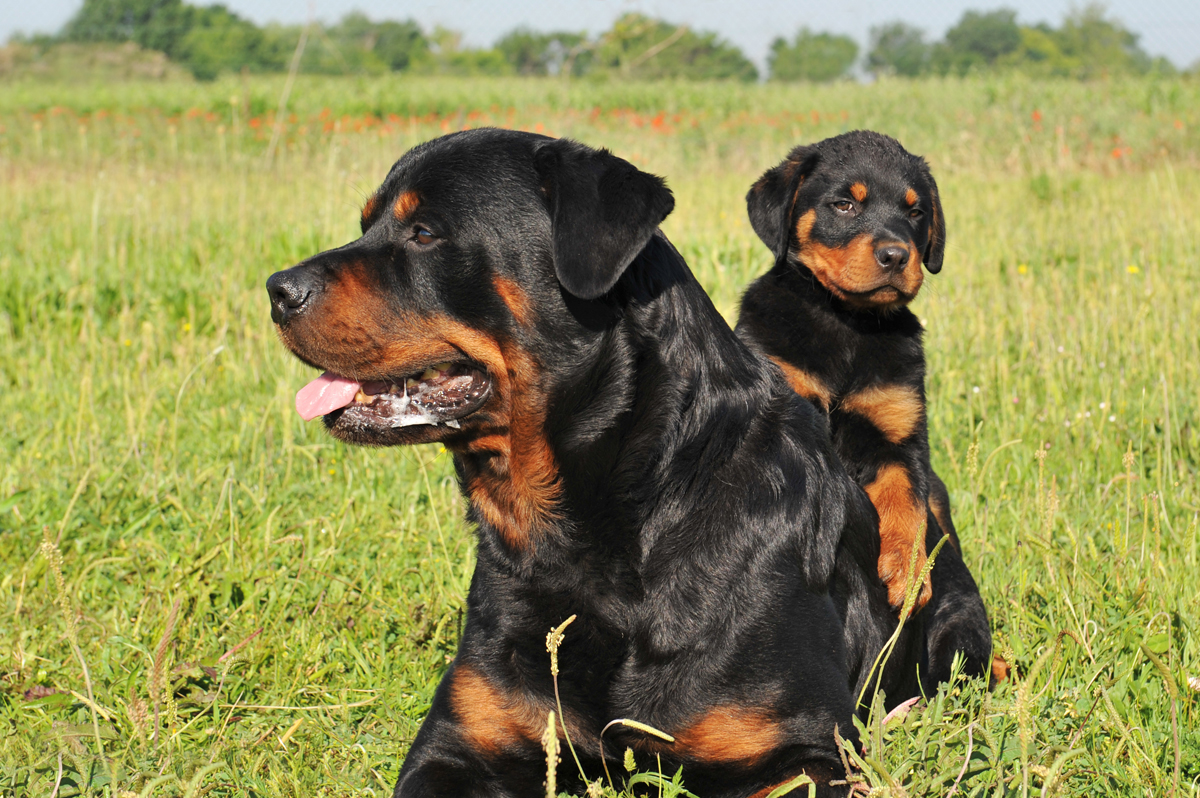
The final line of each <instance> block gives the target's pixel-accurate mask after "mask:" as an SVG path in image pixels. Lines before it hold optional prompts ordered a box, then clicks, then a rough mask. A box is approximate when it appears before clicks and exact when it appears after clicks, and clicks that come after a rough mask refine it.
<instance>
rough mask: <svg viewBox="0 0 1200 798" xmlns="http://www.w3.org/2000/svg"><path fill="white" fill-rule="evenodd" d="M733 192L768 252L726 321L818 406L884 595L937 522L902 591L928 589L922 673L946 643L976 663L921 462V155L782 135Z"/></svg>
mask: <svg viewBox="0 0 1200 798" xmlns="http://www.w3.org/2000/svg"><path fill="white" fill-rule="evenodd" d="M746 202H747V205H748V209H749V213H750V221H751V223H752V224H753V226H754V230H755V231H756V232H757V233H758V235H759V237H761V238H762V240H763V241H764V242H765V243H766V244H767V246H768V247H770V248H771V251H772V252H773V253H774V255H775V266H774V268H772V269H771V270H770V271H769V272H768V273H767V274H765V275H764V276H762V277H760V278H759V279H758V280H756V281H755V282H754V283H753V284H752V285H751V286H750V287H749V289H747V291H746V294H745V296H744V297H743V300H742V308H741V315H740V319H739V321H738V326H737V331H738V333H739V334H740V335H741V336H742V338H743V339H744V340H746V341H747V342H749V343H750V344H751V346H752V347H754V348H755V349H758V350H759V351H761V352H762V353H763V354H765V355H766V356H767V357H769V358H770V359H771V360H773V361H774V362H775V363H776V364H777V365H778V366H779V367H780V369H781V370H782V372H783V374H784V375H785V376H786V378H787V380H788V382H789V383H790V384H791V385H792V388H793V389H794V390H795V391H796V392H797V393H799V394H800V395H801V396H804V397H805V398H806V399H808V400H810V401H811V402H812V403H813V404H814V405H815V406H816V407H818V408H819V409H820V410H821V411H822V412H824V413H825V414H827V415H828V418H829V421H830V427H831V431H832V434H833V441H834V445H835V447H836V450H837V452H838V455H839V456H840V457H841V459H842V462H843V463H844V464H845V466H846V468H847V470H848V471H849V472H850V474H851V476H852V477H853V478H854V479H855V480H856V481H857V482H858V483H859V484H860V485H861V486H863V487H864V488H865V489H866V492H867V495H868V496H869V497H870V499H871V502H872V504H873V505H874V506H875V509H876V511H877V512H878V515H879V537H880V557H879V576H880V578H881V579H882V580H883V581H884V582H885V583H886V584H887V585H888V596H889V600H890V602H891V604H892V606H893V607H896V608H898V607H900V606H901V605H902V604H903V602H904V598H905V594H906V593H907V591H908V590H909V588H910V586H912V585H913V583H914V581H915V579H916V578H917V574H918V573H919V572H920V569H921V568H922V566H923V565H924V563H925V560H926V556H927V548H928V547H931V546H933V545H935V544H936V542H937V541H938V540H940V539H941V537H942V535H943V533H946V534H949V535H950V541H949V542H950V544H952V545H948V546H945V547H943V553H942V554H941V555H939V558H938V559H937V560H935V565H934V570H933V572H932V574H931V576H932V580H930V579H928V578H927V579H926V580H925V583H924V584H923V585H921V586H920V592H919V594H918V597H917V601H916V608H917V609H918V610H919V609H920V608H921V607H923V606H924V605H925V604H926V603H927V602H929V601H930V599H931V597H934V603H933V605H932V606H930V607H929V608H928V609H927V610H926V611H925V613H924V615H925V618H924V625H925V628H926V636H927V638H928V653H927V658H926V659H925V661H924V663H923V664H924V668H925V673H924V676H925V679H924V681H925V684H926V686H927V687H931V686H932V685H933V684H935V683H936V682H938V681H942V680H944V679H946V678H947V677H948V676H949V674H950V664H951V660H952V658H953V655H954V653H955V652H959V651H960V652H962V653H963V654H964V655H965V657H966V670H967V672H969V673H973V674H976V675H981V676H982V675H986V674H987V673H988V669H989V667H990V665H991V632H990V629H989V626H988V619H987V613H986V611H985V609H984V606H983V601H982V599H981V598H980V596H979V590H978V588H977V587H976V585H975V581H974V579H972V577H971V574H970V572H969V571H968V570H967V568H966V566H965V564H963V562H962V558H961V551H960V550H959V548H958V546H959V543H958V538H957V534H956V532H955V530H954V526H953V523H952V521H951V519H950V504H949V497H948V494H947V491H946V486H945V485H944V484H943V483H942V481H941V480H940V479H939V478H938V476H937V475H936V474H935V473H934V472H933V469H932V468H931V467H930V462H929V438H928V433H927V431H926V415H925V356H924V352H923V350H922V346H921V333H922V328H921V324H920V322H919V321H918V320H917V317H916V316H915V315H913V313H912V312H911V311H910V310H909V309H908V307H907V304H908V303H909V302H910V301H911V300H912V299H913V297H915V296H916V295H917V291H918V289H920V287H921V283H922V280H923V277H924V275H923V273H922V271H921V264H922V263H924V264H925V267H926V268H927V269H928V270H929V271H930V272H931V273H934V274H936V273H937V272H939V271H941V268H942V258H943V253H944V249H945V244H946V226H945V218H944V216H943V214H942V205H941V201H940V199H939V197H938V189H937V184H936V183H935V182H934V180H933V176H932V175H931V174H930V171H929V168H928V166H927V165H926V163H925V161H924V160H923V159H922V158H919V157H917V156H915V155H912V154H910V153H909V152H907V151H906V150H905V149H904V148H903V147H902V146H900V144H899V142H897V141H896V140H895V139H892V138H889V137H887V136H884V135H882V134H879V133H874V132H871V131H854V132H851V133H845V134H842V135H840V136H836V137H834V138H830V139H826V140H824V141H821V142H818V143H816V144H812V145H809V146H802V147H797V148H796V149H794V150H793V151H792V152H791V154H789V155H788V157H787V159H786V160H784V161H783V163H781V164H779V165H778V166H776V167H774V168H772V169H770V170H768V171H767V172H766V173H765V174H764V175H763V176H762V177H761V178H759V180H758V181H757V182H756V183H755V184H754V186H753V187H752V188H751V190H750V192H749V193H748V194H747V195H746ZM914 548H915V549H916V554H915V559H914V557H913V552H914ZM931 582H932V583H931ZM933 587H937V588H938V590H937V591H936V596H935V591H934V590H933V589H932V588H933ZM998 666H999V663H998ZM996 675H997V676H999V675H1000V674H999V673H997V674H996Z"/></svg>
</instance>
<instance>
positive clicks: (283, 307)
mask: <svg viewBox="0 0 1200 798" xmlns="http://www.w3.org/2000/svg"><path fill="white" fill-rule="evenodd" d="M316 289H317V284H316V279H315V278H314V276H313V274H312V272H311V271H309V270H307V269H296V268H293V269H287V270H286V271H282V272H275V273H274V274H272V275H271V276H270V277H269V278H268V279H267V295H268V296H270V297H271V321H273V322H275V323H276V324H286V323H287V322H288V321H290V320H291V319H292V318H293V317H295V316H296V315H298V314H299V313H300V312H301V311H303V310H304V306H305V305H306V304H307V303H308V300H309V298H310V297H312V295H313V294H314V293H316Z"/></svg>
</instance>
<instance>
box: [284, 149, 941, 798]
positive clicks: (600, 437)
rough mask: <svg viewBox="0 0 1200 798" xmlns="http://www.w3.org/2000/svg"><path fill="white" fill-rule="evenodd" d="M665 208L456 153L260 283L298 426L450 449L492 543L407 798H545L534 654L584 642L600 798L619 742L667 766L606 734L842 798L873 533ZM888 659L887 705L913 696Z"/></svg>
mask: <svg viewBox="0 0 1200 798" xmlns="http://www.w3.org/2000/svg"><path fill="white" fill-rule="evenodd" d="M673 204H674V203H673V199H672V196H671V193H670V192H669V191H668V190H667V189H666V187H665V186H664V185H663V183H662V181H661V180H660V179H658V178H656V177H653V176H651V175H649V174H646V173H644V172H641V171H639V170H637V169H636V168H634V167H633V166H631V165H630V164H629V163H627V162H625V161H622V160H620V159H618V158H616V157H614V156H612V155H610V154H609V153H607V152H605V151H597V150H593V149H590V148H588V147H585V146H583V145H580V144H577V143H574V142H571V141H565V140H552V139H548V138H545V137H542V136H536V135H532V134H525V133H518V132H512V131H499V130H475V131H470V132H463V133H456V134H452V135H449V136H446V137H443V138H440V139H436V140H434V141H431V142H428V143H426V144H423V145H421V146H418V147H416V148H414V149H413V150H411V151H410V152H409V153H407V154H406V155H405V156H404V157H403V158H401V160H400V161H398V162H397V163H396V164H395V166H394V167H393V168H392V170H391V172H390V173H389V175H388V177H387V179H386V180H385V181H384V183H383V185H382V186H381V187H380V188H379V190H378V191H377V192H376V193H375V194H374V196H372V197H371V199H370V200H369V201H368V202H367V204H366V207H364V208H363V213H362V229H363V235H362V237H361V238H359V239H358V240H356V241H354V242H352V243H349V244H347V245H345V246H343V247H340V248H338V249H334V250H330V251H328V252H323V253H321V254H319V255H315V256H313V257H312V258H310V259H308V260H306V261H304V262H303V263H301V264H300V265H298V266H295V267H293V268H291V269H288V270H286V271H283V272H279V273H277V274H275V275H273V276H272V277H271V279H270V280H269V281H268V284H267V285H268V290H269V293H270V297H271V303H272V318H273V319H274V320H275V323H276V325H277V327H278V331H279V334H280V337H281V338H282V340H283V341H284V343H285V344H286V345H287V346H288V347H289V348H290V349H291V350H292V351H293V352H294V353H295V354H296V355H298V356H299V357H300V358H301V359H302V360H304V361H305V362H306V363H308V364H310V365H313V366H315V367H317V368H320V369H324V370H326V371H327V373H326V374H325V375H324V376H322V377H321V378H319V379H318V380H316V381H315V382H314V383H312V384H311V385H309V386H308V387H306V388H304V389H303V390H302V391H301V392H300V394H299V395H298V398H297V406H298V409H299V410H300V411H301V412H302V413H303V414H304V415H305V416H306V417H312V418H315V417H316V416H324V421H325V424H326V426H327V427H328V428H329V430H330V431H331V432H332V434H333V435H334V436H336V437H337V438H340V439H342V440H344V441H349V442H352V443H358V444H367V445H396V444H415V443H428V442H434V441H437V442H441V443H443V444H444V445H445V446H446V448H447V449H448V450H449V451H451V452H452V453H453V455H454V462H455V466H456V468H457V471H458V474H459V477H460V480H461V485H462V490H463V492H464V494H465V495H466V496H467V497H468V499H469V505H470V510H469V514H470V517H471V519H472V520H473V521H474V522H475V524H476V525H477V527H478V563H477V566H476V570H475V574H474V577H473V579H472V583H471V588H470V592H469V595H468V600H467V604H468V606H467V617H466V623H465V626H464V629H463V634H462V639H461V642H460V647H459V651H458V654H457V656H456V658H455V659H454V662H453V664H452V665H451V666H450V667H449V669H448V670H447V672H446V674H445V676H444V678H443V680H442V682H441V684H440V686H439V687H438V690H437V693H436V695H435V697H434V700H433V704H432V706H431V708H430V711H429V715H428V717H427V719H426V720H425V722H424V725H423V726H422V727H421V730H420V732H419V733H418V735H417V737H416V740H415V742H414V743H413V746H412V749H411V751H410V753H409V755H408V758H407V760H406V761H405V763H404V766H403V769H402V770H401V773H400V778H399V782H398V784H397V786H396V794H397V795H398V796H435V795H445V796H485V795H486V796H499V795H513V796H517V795H519V796H529V795H534V794H538V793H540V791H541V790H542V789H543V786H542V782H543V779H544V774H545V769H544V762H545V757H544V754H543V752H542V749H541V746H540V744H539V740H540V738H541V737H542V735H543V732H544V730H545V729H546V726H547V713H548V712H549V711H550V710H551V709H553V708H554V706H555V701H554V686H553V682H552V680H551V674H550V668H549V662H548V656H547V654H546V647H545V641H546V634H547V632H548V631H549V630H550V629H551V628H552V627H554V626H556V625H558V624H559V623H561V622H562V621H563V620H564V619H565V618H566V617H567V616H570V615H576V616H578V619H577V620H576V621H575V623H574V624H573V625H572V626H571V627H570V628H569V630H568V631H567V636H566V640H565V642H564V643H563V644H562V647H561V650H560V653H559V667H560V673H559V676H558V683H559V687H560V691H561V698H562V703H563V709H564V713H565V723H566V726H567V728H568V730H569V731H570V736H571V740H572V741H573V742H574V745H575V747H576V749H577V750H578V751H579V752H580V754H581V758H582V760H583V766H584V768H585V769H586V770H587V771H588V773H589V775H590V776H591V777H592V778H596V777H598V776H599V775H600V773H601V767H600V759H599V758H600V755H601V753H600V752H601V748H600V737H599V735H600V732H601V730H602V729H603V728H604V726H605V724H607V723H608V722H609V721H611V720H613V719H616V718H628V719H633V720H636V721H641V722H643V723H648V724H650V725H652V726H654V727H656V728H657V729H660V730H662V731H665V732H667V733H669V734H670V735H671V736H672V737H673V740H674V741H673V742H666V741H665V740H661V739H658V738H656V737H654V736H651V735H648V734H644V733H642V732H638V731H635V730H632V729H629V728H625V727H621V726H618V727H615V728H614V729H613V730H611V731H609V732H608V733H607V734H606V735H605V737H604V750H605V751H606V752H608V755H609V756H617V755H619V754H620V753H621V752H623V751H624V750H625V748H626V747H627V746H629V747H632V748H633V750H634V751H635V755H636V757H637V758H638V760H639V762H641V763H642V765H643V766H648V765H652V764H654V763H655V759H656V757H661V763H662V767H664V768H667V770H666V771H665V772H667V773H671V772H674V769H675V768H676V767H679V766H683V767H684V773H685V777H686V780H687V785H688V787H689V789H691V790H693V791H694V792H696V793H698V794H701V795H704V796H706V797H707V798H718V797H719V796H750V795H757V796H762V795H766V794H767V793H768V792H769V791H770V790H771V789H772V788H774V787H776V786H777V785H779V784H781V783H784V782H786V781H787V780H789V779H792V778H794V777H796V776H797V775H798V774H800V773H806V774H808V775H809V776H810V777H811V778H813V779H814V780H816V781H817V782H818V783H819V784H821V785H822V786H821V788H820V791H819V794H821V795H844V794H845V793H846V787H845V786H840V787H839V786H833V785H831V782H836V781H838V780H839V779H842V778H844V777H845V771H844V769H843V766H842V764H841V761H840V758H839V752H838V749H837V747H836V745H835V735H834V730H835V727H836V728H838V729H840V733H841V734H842V735H843V736H844V737H845V738H846V739H849V740H854V739H856V734H855V730H854V726H853V724H852V716H853V714H854V713H855V710H856V706H855V696H856V694H855V693H853V692H852V691H854V690H856V689H857V688H858V687H859V686H860V685H861V684H862V683H863V681H864V680H865V678H866V676H867V670H868V669H869V668H870V667H871V663H872V661H873V660H874V658H875V655H876V654H877V652H878V651H879V650H880V647H881V645H882V643H883V642H884V640H885V639H886V637H887V636H888V635H890V634H891V632H892V630H893V629H894V628H895V624H896V620H895V616H894V613H892V611H891V609H890V607H889V606H888V601H887V592H886V589H885V587H884V586H883V584H882V583H881V582H880V581H879V580H878V578H877V577H876V574H875V564H876V561H877V558H878V554H879V549H878V538H877V536H876V533H875V527H874V513H873V511H872V510H871V507H870V504H869V502H868V501H867V500H866V497H865V496H864V495H863V493H862V491H861V490H859V489H858V487H857V486H856V485H855V484H854V482H853V481H852V480H851V479H850V478H849V477H848V476H847V475H846V473H845V471H844V469H843V468H842V466H841V465H840V463H839V461H838V459H837V457H836V455H835V454H834V452H833V450H832V449H831V447H830V445H829V439H828V430H827V424H826V421H825V419H824V418H823V417H822V415H821V414H820V413H818V412H817V411H816V410H815V409H814V408H813V407H812V406H811V405H809V404H808V403H807V402H804V401H803V400H801V399H800V398H799V397H797V396H796V395H795V394H794V393H793V391H792V390H791V388H790V387H789V386H788V385H787V383H786V381H785V380H784V379H783V377H782V376H781V375H780V374H779V373H778V371H776V370H775V369H774V368H773V367H771V366H770V365H769V364H767V363H766V362H765V361H763V360H762V359H761V358H759V357H758V356H756V355H754V354H753V353H752V352H751V351H750V350H749V349H748V348H747V347H746V346H745V345H744V344H743V343H742V342H741V341H740V340H739V339H738V338H737V336H736V335H734V333H733V331H732V330H730V329H729V327H728V325H727V324H726V323H725V322H724V320H723V319H722V318H721V316H720V315H719V314H718V313H717V311H716V310H715V309H714V308H713V306H712V304H711V302H710V301H709V299H708V297H707V296H706V295H705V293H704V291H703V290H702V289H701V287H700V286H699V284H698V283H697V282H696V280H695V279H694V278H693V276H692V274H691V273H690V271H689V270H688V268H687V265H686V264H685V263H684V261H683V259H682V258H681V257H680V256H679V254H678V253H677V252H676V251H675V250H674V248H672V246H671V245H670V243H669V242H668V241H667V240H666V239H665V238H664V237H663V236H662V234H661V233H659V232H658V231H657V227H658V224H659V223H660V222H661V221H662V220H663V218H664V217H665V216H666V215H667V214H668V213H669V212H670V211H671V209H672V207H673ZM902 638H903V639H902V640H901V643H900V646H899V648H898V650H897V653H896V654H895V655H894V656H893V660H892V662H891V664H890V665H889V667H888V669H887V672H886V673H885V675H884V681H883V684H884V687H885V689H887V691H888V696H889V701H890V703H895V702H896V701H899V700H903V699H904V698H907V697H908V696H910V695H914V694H915V692H916V689H917V688H916V685H915V682H914V681H913V680H912V678H911V671H912V670H913V669H912V668H911V667H910V666H911V663H912V661H913V660H912V656H913V655H912V650H913V649H914V645H913V643H912V641H911V640H910V639H909V637H908V636H907V633H906V635H904V636H902ZM617 765H618V760H617V759H614V760H613V761H612V762H610V767H616V766H617ZM567 770H568V769H567V768H562V769H560V776H561V775H562V774H563V773H564V772H565V771H567ZM560 784H561V782H560ZM564 786H566V787H570V786H571V785H569V784H566V785H564ZM579 786H580V785H579V784H578V783H577V784H576V785H575V788H578V787H579Z"/></svg>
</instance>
